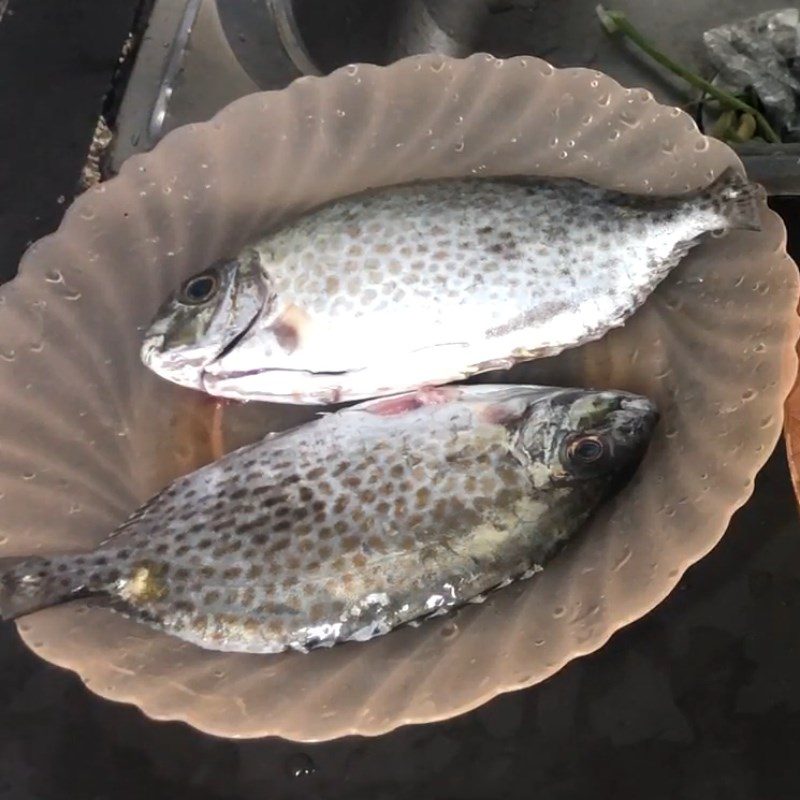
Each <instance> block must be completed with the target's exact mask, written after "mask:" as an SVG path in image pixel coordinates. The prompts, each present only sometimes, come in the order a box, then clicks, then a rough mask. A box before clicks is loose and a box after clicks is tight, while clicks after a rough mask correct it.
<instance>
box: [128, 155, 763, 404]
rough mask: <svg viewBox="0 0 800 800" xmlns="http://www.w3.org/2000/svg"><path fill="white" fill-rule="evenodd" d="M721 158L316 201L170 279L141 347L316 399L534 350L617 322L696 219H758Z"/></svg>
mask: <svg viewBox="0 0 800 800" xmlns="http://www.w3.org/2000/svg"><path fill="white" fill-rule="evenodd" d="M759 194H760V191H759V189H758V188H757V187H756V186H754V185H752V184H749V183H747V181H746V180H745V179H744V178H742V177H741V176H740V175H739V174H738V173H737V172H735V171H733V170H728V171H726V172H724V173H723V174H722V175H720V176H719V178H718V179H717V180H716V181H715V182H714V183H712V184H711V185H710V186H709V187H708V188H706V189H704V190H702V191H698V192H693V193H691V194H686V195H683V196H680V197H674V198H664V197H652V196H646V197H642V196H633V195H626V194H621V193H619V192H612V191H606V190H603V189H599V188H596V187H594V186H590V185H588V184H585V183H581V182H578V181H573V180H560V181H540V180H534V179H530V178H528V179H506V180H493V179H471V180H446V181H439V182H431V183H420V184H413V185H406V186H400V187H391V188H388V189H382V190H380V191H375V192H371V193H368V194H365V195H360V196H354V197H350V198H346V199H343V200H339V201H337V202H334V203H331V204H330V205H327V206H325V207H323V208H321V209H319V210H317V211H315V212H312V213H309V214H307V215H306V216H304V217H301V218H300V219H298V220H296V221H295V222H293V223H291V224H289V225H286V226H285V227H283V228H282V229H280V230H278V231H276V232H274V233H271V234H270V235H268V236H266V237H264V238H262V239H260V240H259V241H256V242H255V243H254V244H251V245H249V246H247V247H245V248H244V249H243V250H242V251H241V252H240V253H239V254H238V255H237V256H236V257H235V258H232V259H228V260H223V261H221V262H219V263H217V264H215V265H213V266H211V267H210V268H208V269H205V270H204V271H203V272H201V273H199V274H197V275H195V276H194V277H193V278H191V279H190V280H189V281H188V282H186V283H185V284H184V285H183V286H182V287H181V288H180V290H179V291H178V292H177V293H176V294H175V295H174V296H173V297H171V298H170V299H168V301H167V302H166V304H165V305H164V306H163V307H162V308H161V310H160V311H159V312H158V315H157V317H156V319H155V321H154V322H153V324H152V326H151V327H150V329H149V331H148V332H147V335H146V337H145V340H144V343H143V346H142V358H143V360H144V363H145V364H147V365H148V366H149V367H150V368H151V369H152V370H154V371H155V372H157V373H158V374H159V375H161V376H163V377H164V378H167V379H168V380H171V381H174V382H175V383H179V384H182V385H185V386H190V387H193V388H196V389H201V390H203V391H205V392H208V393H209V394H212V395H218V396H223V397H231V398H236V399H243V400H269V401H276V402H288V403H331V402H338V401H351V400H358V399H363V398H366V397H378V396H383V395H388V394H394V393H398V392H402V391H406V390H411V389H415V388H419V387H421V386H426V385H437V384H442V383H448V382H452V381H454V380H456V379H460V378H463V377H465V376H467V375H470V374H474V373H478V372H482V371H485V370H489V369H496V368H505V367H509V366H511V365H512V364H513V363H514V362H515V361H518V360H520V359H528V358H535V357H540V356H549V355H554V354H556V353H558V352H559V351H561V350H563V349H565V348H568V347H573V346H575V345H579V344H581V343H583V342H587V341H590V340H592V339H597V338H599V337H601V336H602V335H603V334H605V333H606V332H607V331H608V330H609V329H611V328H613V327H615V326H619V325H622V324H623V323H624V322H625V320H626V319H627V318H628V317H629V316H630V315H631V314H632V313H633V312H634V311H635V310H636V309H637V308H638V307H639V306H641V304H642V303H643V302H644V301H645V299H646V298H647V297H648V295H649V294H650V293H651V292H652V291H653V289H654V288H655V286H656V285H657V284H658V283H659V282H660V281H662V280H663V279H664V278H665V277H666V275H667V274H668V273H669V272H670V270H671V269H672V268H673V267H674V266H675V265H676V264H677V263H678V261H679V260H680V259H681V258H682V257H683V256H684V255H685V254H686V253H687V252H688V250H689V249H690V248H692V247H693V246H694V245H696V244H697V243H698V242H700V241H702V239H703V237H704V236H705V235H706V234H708V233H709V232H713V231H724V230H727V229H729V228H746V229H757V228H758V227H759V206H760V202H759V200H758V197H759Z"/></svg>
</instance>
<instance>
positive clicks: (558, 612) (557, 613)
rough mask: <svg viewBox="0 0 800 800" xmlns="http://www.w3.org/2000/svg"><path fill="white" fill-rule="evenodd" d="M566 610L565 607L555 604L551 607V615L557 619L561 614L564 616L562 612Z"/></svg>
mask: <svg viewBox="0 0 800 800" xmlns="http://www.w3.org/2000/svg"><path fill="white" fill-rule="evenodd" d="M566 610H567V609H566V608H564V606H556V607H555V608H554V609H553V616H554V617H555V618H556V619H558V618H559V617H563V616H564V613H565V612H566Z"/></svg>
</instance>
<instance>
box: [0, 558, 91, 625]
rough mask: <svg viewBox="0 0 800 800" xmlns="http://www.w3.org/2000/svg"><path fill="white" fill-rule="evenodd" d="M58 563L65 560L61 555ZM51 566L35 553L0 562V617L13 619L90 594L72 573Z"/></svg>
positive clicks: (52, 563) (46, 560) (50, 563)
mask: <svg viewBox="0 0 800 800" xmlns="http://www.w3.org/2000/svg"><path fill="white" fill-rule="evenodd" d="M58 563H59V564H63V563H65V561H64V558H63V557H61V558H59V559H58ZM67 563H68V562H67ZM55 566H56V565H55V563H54V562H53V561H50V560H49V559H47V558H41V557H38V556H34V557H32V558H27V559H25V560H23V561H18V560H16V559H15V560H14V562H13V563H12V564H11V565H10V566H6V565H4V564H3V563H1V562H0V619H4V620H10V619H16V618H17V617H21V616H24V615H25V614H32V613H33V612H34V611H39V610H41V609H43V608H48V607H50V606H55V605H58V604H60V603H66V602H67V601H69V600H77V599H78V598H79V597H85V596H87V595H88V594H91V592H89V591H87V590H86V588H85V586H84V585H83V583H82V580H81V581H79V580H78V579H77V578H76V577H75V574H74V573H71V572H70V571H69V570H67V571H65V572H59V573H58V574H56V572H55ZM64 581H66V583H64Z"/></svg>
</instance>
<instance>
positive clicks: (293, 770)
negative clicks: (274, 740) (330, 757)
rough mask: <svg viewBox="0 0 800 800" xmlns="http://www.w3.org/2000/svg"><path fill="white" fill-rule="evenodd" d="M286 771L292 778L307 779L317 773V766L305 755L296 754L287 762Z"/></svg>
mask: <svg viewBox="0 0 800 800" xmlns="http://www.w3.org/2000/svg"><path fill="white" fill-rule="evenodd" d="M286 771H287V772H288V773H289V775H290V777H292V778H305V777H308V776H309V775H313V774H314V773H315V772H316V771H317V767H316V764H314V762H313V761H312V760H311V757H310V756H308V755H306V754H305V753H295V755H293V756H291V757H290V758H288V759H287V761H286Z"/></svg>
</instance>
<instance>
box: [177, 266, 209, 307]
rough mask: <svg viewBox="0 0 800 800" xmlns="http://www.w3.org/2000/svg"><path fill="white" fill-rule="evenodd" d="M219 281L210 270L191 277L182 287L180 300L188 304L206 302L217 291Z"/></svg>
mask: <svg viewBox="0 0 800 800" xmlns="http://www.w3.org/2000/svg"><path fill="white" fill-rule="evenodd" d="M217 286H218V281H217V278H216V276H214V275H213V274H211V273H210V272H207V273H204V274H203V275H196V276H195V277H194V278H190V279H189V280H188V281H186V283H185V284H184V287H183V289H181V294H180V298H179V299H180V302H181V303H186V304H188V305H198V304H199V303H205V302H206V301H207V300H210V299H211V297H213V296H214V293H215V292H216V291H217Z"/></svg>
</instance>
